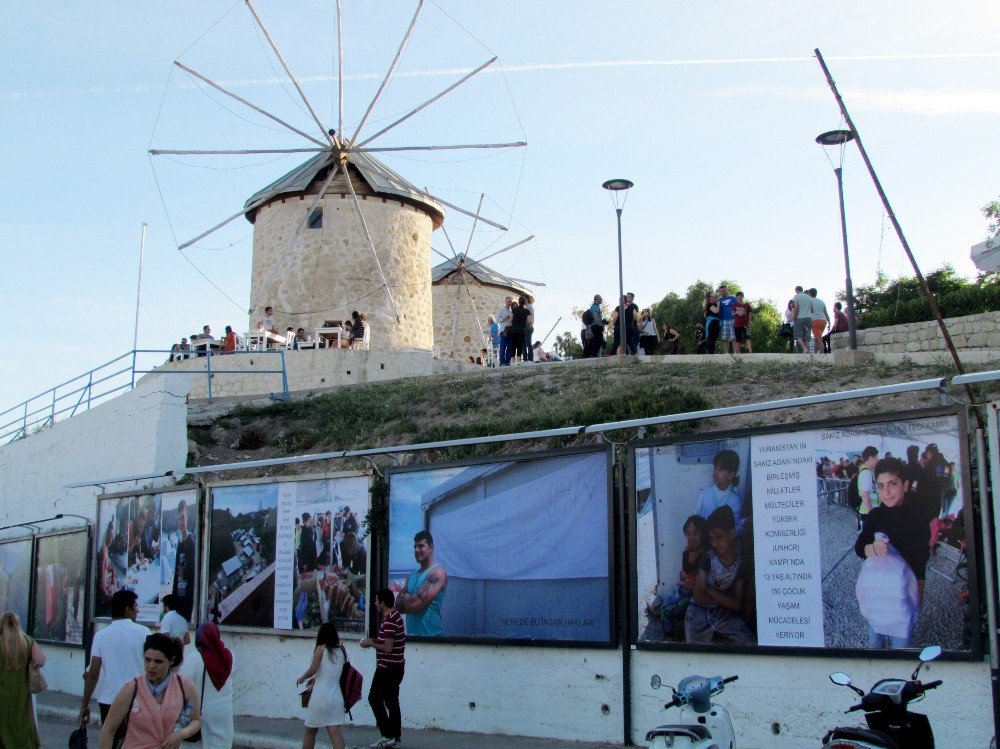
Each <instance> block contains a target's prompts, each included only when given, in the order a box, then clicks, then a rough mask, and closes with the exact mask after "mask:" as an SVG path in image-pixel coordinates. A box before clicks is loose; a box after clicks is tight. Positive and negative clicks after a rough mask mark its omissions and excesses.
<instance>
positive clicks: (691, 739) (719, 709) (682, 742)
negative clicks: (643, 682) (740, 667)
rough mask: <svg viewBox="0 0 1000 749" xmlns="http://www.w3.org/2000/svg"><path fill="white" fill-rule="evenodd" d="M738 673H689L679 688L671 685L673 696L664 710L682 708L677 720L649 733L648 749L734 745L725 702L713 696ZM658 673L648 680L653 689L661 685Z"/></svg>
mask: <svg viewBox="0 0 1000 749" xmlns="http://www.w3.org/2000/svg"><path fill="white" fill-rule="evenodd" d="M738 678H740V677H739V676H730V677H729V678H727V679H723V678H722V677H721V676H713V677H711V678H708V677H705V676H688V677H686V678H685V679H682V680H681V682H680V683H679V684H678V685H677V687H676V688H672V691H673V699H672V700H670V702H668V703H667V704H666V705H664V706H663V708H664V709H665V710H669V709H670V708H672V707H679V708H680V715H679V716H678V717H679V721H680V722H678V723H670V724H665V725H662V726H657V727H656V728H654V729H652V730H651V731H647V733H646V741H648V742H650V743H649V749H667V748H668V747H669V748H670V749H680V748H681V747H683V748H684V749H734V747H735V746H736V739H735V736H734V734H733V722H732V720H730V718H729V712H728V711H727V710H726V708H725V707H723V706H722V705H717V704H715V703H713V702H712V697H715V696H716V695H718V694H721V693H722V692H723V691H724V690H725V688H726V684H729V683H731V682H734V681H736V680H737V679H738ZM662 683H663V682H662V681H661V680H660V677H659V676H658V675H656V674H654V675H653V677H652V678H651V679H650V680H649V685H650V686H651V687H653V689H659V688H660V686H661V685H662Z"/></svg>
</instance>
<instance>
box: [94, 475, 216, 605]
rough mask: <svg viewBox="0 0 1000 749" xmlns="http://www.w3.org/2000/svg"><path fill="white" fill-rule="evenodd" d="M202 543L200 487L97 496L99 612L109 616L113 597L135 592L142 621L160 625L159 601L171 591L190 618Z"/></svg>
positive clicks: (97, 603)
mask: <svg viewBox="0 0 1000 749" xmlns="http://www.w3.org/2000/svg"><path fill="white" fill-rule="evenodd" d="M200 543H201V542H200V529H199V528H198V492H197V490H196V489H182V490H176V491H169V492H156V493H144V494H136V495H125V496H113V497H100V498H98V503H97V585H96V586H95V589H96V593H95V607H94V614H95V616H97V617H99V618H102V617H105V618H109V617H110V616H111V596H112V595H114V593H115V592H116V591H118V590H131V591H134V592H135V594H136V595H137V596H138V597H139V618H138V621H140V622H143V623H145V624H156V623H158V622H159V621H160V619H161V618H162V615H163V607H162V606H161V604H160V599H161V597H162V596H164V595H167V594H168V593H173V594H175V595H177V596H178V598H179V599H180V603H179V606H178V612H179V613H180V614H181V615H182V616H183V617H184V618H185V619H187V620H188V621H189V622H190V621H191V619H192V616H194V614H195V609H194V603H195V585H196V581H197V569H198V557H199V547H200Z"/></svg>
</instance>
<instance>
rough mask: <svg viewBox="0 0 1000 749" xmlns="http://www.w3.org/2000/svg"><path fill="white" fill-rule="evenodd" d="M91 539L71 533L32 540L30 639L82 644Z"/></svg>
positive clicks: (87, 536) (75, 532)
mask: <svg viewBox="0 0 1000 749" xmlns="http://www.w3.org/2000/svg"><path fill="white" fill-rule="evenodd" d="M89 559H90V536H89V534H88V533H87V531H73V532H70V533H60V534H58V535H53V536H41V537H39V538H37V539H36V540H35V588H34V606H33V608H32V618H31V628H30V630H29V631H30V633H31V636H32V637H34V638H35V639H36V640H42V641H44V642H54V643H65V644H67V645H82V644H83V624H84V621H85V619H84V616H85V605H86V600H87V567H88V564H89V561H88V560H89Z"/></svg>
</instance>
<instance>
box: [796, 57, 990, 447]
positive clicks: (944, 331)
mask: <svg viewBox="0 0 1000 749" xmlns="http://www.w3.org/2000/svg"><path fill="white" fill-rule="evenodd" d="M813 52H814V53H815V55H816V59H817V60H818V61H819V64H820V67H821V68H823V74H824V75H825V76H826V82H827V83H828V84H829V85H830V90H831V91H832V92H833V95H834V97H835V98H836V99H837V106H839V107H840V113H841V114H842V115H843V116H844V121H845V122H846V123H847V126H848V127H849V128H850V129H851V132H852V133H854V142H855V143H857V144H858V151H859V152H860V153H861V158H862V160H863V161H864V162H865V166H866V167H867V168H868V174H870V175H871V178H872V182H873V183H875V189H876V190H877V191H878V196H879V197H880V198H881V199H882V205H883V207H884V208H885V212H886V214H887V215H888V216H889V220H890V221H891V222H892V227H893V228H894V229H895V230H896V236H897V237H899V242H900V244H902V245H903V252H905V253H906V257H907V258H908V259H909V261H910V265H911V266H912V267H913V272H914V273H915V274H916V276H917V280H918V281H919V282H920V288H921V289H923V290H924V296H925V297H926V298H927V303H928V304H929V305H930V306H931V311H932V312H934V319H935V320H937V324H938V327H939V328H940V329H941V335H942V336H944V343H945V345H946V346H947V347H948V351H949V353H950V354H951V358H952V359H953V360H954V362H955V369H957V370H958V373H959V374H965V367H964V366H963V365H962V360H961V359H960V358H959V356H958V351H957V350H956V349H955V343H954V341H952V340H951V334H950V333H949V332H948V326H947V325H945V323H944V318H943V317H942V316H941V308H940V307H938V304H937V300H936V299H934V294H933V293H931V289H930V286H928V285H927V279H925V278H924V274H923V273H921V272H920V266H918V265H917V259H916V258H915V257H913V252H912V251H911V250H910V245H909V243H908V242H907V241H906V236H905V235H904V234H903V227H902V226H900V225H899V221H898V220H897V219H896V214H895V213H894V212H893V210H892V206H891V205H889V198H888V197H887V196H886V194H885V190H883V189H882V183H881V182H879V179H878V175H877V174H875V167H873V166H872V162H871V160H870V159H869V158H868V153H867V151H865V146H864V143H862V142H861V133H859V132H858V129H857V128H856V127H855V126H854V121H853V120H852V119H851V115H850V113H849V112H848V111H847V105H845V104H844V100H843V99H842V98H841V96H840V92H839V91H838V90H837V84H836V83H834V82H833V76H832V75H830V69H829V68H828V67H827V66H826V61H825V60H823V55H822V54H821V53H820V51H819V49H815V50H813ZM965 392H966V394H967V395H968V396H969V403H970V404H973V405H974V404H975V400H976V399H975V395H974V394H973V392H972V386H971V385H966V386H965ZM972 410H973V412H974V413H975V414H976V421H977V422H978V423H979V428H980V429H985V423H984V421H983V415H982V414H981V413H979V411H978V410H976V409H975V408H973V409H972Z"/></svg>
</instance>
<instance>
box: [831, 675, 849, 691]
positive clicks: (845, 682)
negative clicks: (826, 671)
mask: <svg viewBox="0 0 1000 749" xmlns="http://www.w3.org/2000/svg"><path fill="white" fill-rule="evenodd" d="M830 681H832V682H833V683H834V684H839V685H840V686H842V687H849V686H851V677H850V676H848V675H847V674H845V673H844V672H843V671H835V672H833V673H832V674H830Z"/></svg>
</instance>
